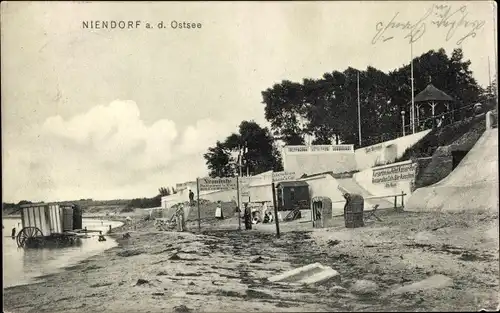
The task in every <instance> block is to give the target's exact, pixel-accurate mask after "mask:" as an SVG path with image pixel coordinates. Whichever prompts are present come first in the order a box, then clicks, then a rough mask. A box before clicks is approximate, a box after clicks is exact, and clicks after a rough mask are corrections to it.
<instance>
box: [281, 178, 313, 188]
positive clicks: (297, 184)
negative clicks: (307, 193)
mask: <svg viewBox="0 0 500 313" xmlns="http://www.w3.org/2000/svg"><path fill="white" fill-rule="evenodd" d="M307 186H309V184H308V183H306V182H305V181H299V180H297V181H282V182H281V183H278V184H277V185H276V187H307Z"/></svg>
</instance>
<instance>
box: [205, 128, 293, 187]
mask: <svg viewBox="0 0 500 313" xmlns="http://www.w3.org/2000/svg"><path fill="white" fill-rule="evenodd" d="M235 153H238V155H239V154H240V153H241V158H242V165H243V172H244V173H246V172H247V169H248V172H249V173H251V174H253V175H255V174H259V173H262V172H265V171H269V170H275V171H279V170H282V168H283V166H282V164H281V156H280V153H279V151H278V148H277V147H276V146H275V145H274V139H273V136H272V135H271V133H270V131H269V130H268V129H267V128H262V127H261V126H260V125H259V124H257V123H256V122H254V121H242V122H241V124H240V126H239V129H238V133H233V134H231V135H229V136H228V137H227V138H226V140H225V141H224V142H223V143H221V142H217V143H216V146H215V147H211V148H209V149H208V153H206V154H205V155H204V158H205V160H206V163H207V166H208V168H209V170H210V173H209V175H210V176H211V177H216V176H218V177H231V176H234V175H235V174H236V173H238V170H239V169H238V164H237V159H235V158H233V157H231V154H235Z"/></svg>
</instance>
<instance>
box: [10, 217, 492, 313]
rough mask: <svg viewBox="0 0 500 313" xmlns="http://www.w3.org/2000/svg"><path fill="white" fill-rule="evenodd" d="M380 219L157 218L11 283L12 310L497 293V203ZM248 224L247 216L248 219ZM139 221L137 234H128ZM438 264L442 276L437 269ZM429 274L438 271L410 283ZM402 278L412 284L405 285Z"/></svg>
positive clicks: (484, 303)
mask: <svg viewBox="0 0 500 313" xmlns="http://www.w3.org/2000/svg"><path fill="white" fill-rule="evenodd" d="M380 217H381V218H382V220H383V221H382V222H378V221H377V222H372V223H367V225H366V227H364V228H359V229H346V228H344V227H343V221H342V220H341V219H337V220H335V222H334V224H335V225H334V226H333V227H330V228H327V229H316V230H314V231H312V229H311V224H310V223H299V222H297V221H295V222H289V223H281V224H280V228H281V231H282V236H281V238H280V239H277V238H276V235H275V233H274V231H275V228H274V225H266V224H259V225H256V227H254V229H253V230H251V231H245V230H242V231H238V230H237V228H238V222H237V220H236V219H235V218H232V219H227V220H224V221H222V222H216V221H212V222H210V223H208V222H207V221H204V222H203V228H202V232H201V233H198V232H197V223H189V225H188V228H189V229H190V230H193V231H194V232H195V233H189V232H183V233H178V232H165V231H158V230H156V229H155V227H154V222H153V221H139V222H136V223H134V224H133V225H124V226H122V227H120V228H118V229H116V230H114V236H116V237H117V238H118V242H119V246H118V247H116V248H112V249H110V250H107V251H105V252H103V253H101V254H100V255H97V256H94V257H92V258H90V259H87V260H85V261H84V262H81V263H80V264H78V265H77V266H73V267H70V268H67V269H66V270H65V271H64V272H63V273H59V274H55V275H50V276H47V277H45V278H44V281H42V282H40V283H37V284H31V285H26V286H19V287H13V288H8V289H6V290H4V306H5V308H6V309H7V310H8V311H9V312H52V313H55V312H83V313H85V312H172V311H175V312H190V311H192V312H223V311H224V312H257V311H258V312H277V311H294V312H297V311H304V312H305V311H309V312H311V311H316V312H317V311H330V312H332V311H439V310H444V311H464V310H472V311H478V310H479V309H480V308H486V309H493V308H496V306H497V305H498V299H499V297H498V292H499V287H498V286H499V285H498V283H499V282H498V281H499V260H498V214H494V215H492V214H491V213H490V214H486V213H484V214H477V213H476V214H454V215H450V214H422V213H419V214H412V213H391V212H385V213H384V212H381V214H380ZM242 227H243V226H242ZM125 232H129V233H130V235H131V238H129V239H121V237H122V234H123V233H125ZM314 262H320V263H322V264H323V265H327V266H331V267H332V268H334V269H336V270H337V271H338V272H339V273H340V276H341V280H340V281H337V280H330V281H326V282H324V283H322V284H320V285H313V286H287V285H283V284H276V283H270V282H268V281H267V278H268V277H270V276H273V275H276V274H279V273H282V272H283V271H286V270H289V269H292V268H296V267H299V266H303V265H307V264H310V263H314ZM436 275H438V276H436ZM428 277H437V278H436V279H434V280H431V281H430V282H429V283H424V284H420V285H411V284H412V283H416V282H419V281H421V280H423V279H425V278H428ZM403 285H411V286H410V287H405V289H398V288H401V286H403Z"/></svg>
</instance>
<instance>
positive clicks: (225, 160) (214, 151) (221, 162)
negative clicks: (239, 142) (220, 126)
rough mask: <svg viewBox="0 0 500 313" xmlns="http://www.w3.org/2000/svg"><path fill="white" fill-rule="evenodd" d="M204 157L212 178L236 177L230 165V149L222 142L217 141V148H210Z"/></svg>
mask: <svg viewBox="0 0 500 313" xmlns="http://www.w3.org/2000/svg"><path fill="white" fill-rule="evenodd" d="M203 157H204V158H205V160H206V164H207V166H208V169H209V171H210V173H209V175H210V177H232V176H234V170H233V168H232V166H231V164H230V160H231V155H230V153H229V149H228V148H227V147H226V146H225V145H224V144H223V143H222V142H220V141H217V143H216V144H215V147H210V148H208V152H207V153H205V154H204V155H203Z"/></svg>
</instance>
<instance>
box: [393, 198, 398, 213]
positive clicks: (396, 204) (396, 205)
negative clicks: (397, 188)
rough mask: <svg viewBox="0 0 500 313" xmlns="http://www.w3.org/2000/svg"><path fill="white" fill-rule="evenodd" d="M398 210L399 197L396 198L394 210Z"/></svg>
mask: <svg viewBox="0 0 500 313" xmlns="http://www.w3.org/2000/svg"><path fill="white" fill-rule="evenodd" d="M397 208H398V196H394V210H395V209H397Z"/></svg>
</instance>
